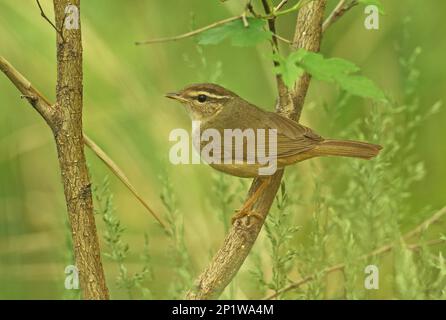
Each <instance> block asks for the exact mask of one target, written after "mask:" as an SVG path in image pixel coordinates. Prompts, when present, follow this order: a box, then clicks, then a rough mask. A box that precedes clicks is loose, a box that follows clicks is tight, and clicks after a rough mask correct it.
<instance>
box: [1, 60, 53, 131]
mask: <svg viewBox="0 0 446 320" xmlns="http://www.w3.org/2000/svg"><path fill="white" fill-rule="evenodd" d="M0 70H1V71H2V72H3V73H4V74H5V75H6V76H7V77H8V78H9V80H11V82H12V83H13V84H14V85H15V86H16V88H17V89H18V90H19V91H20V92H21V93H22V97H24V98H26V99H27V100H28V102H29V103H30V104H31V105H32V106H33V108H34V109H35V110H36V111H37V112H38V113H39V114H40V115H41V116H42V117H43V118H44V119H45V121H46V122H47V123H48V124H49V125H50V126H51V125H52V123H53V116H54V111H55V110H54V108H53V107H52V106H51V104H50V103H49V102H48V100H47V99H46V98H44V97H43V96H42V94H41V93H40V92H39V91H38V90H37V89H36V88H34V87H33V86H32V85H31V83H30V82H29V81H28V80H27V79H26V78H25V77H24V76H23V75H22V74H21V73H20V72H18V71H17V70H16V69H15V68H14V67H13V66H12V65H11V64H10V63H9V61H7V60H6V59H5V58H3V57H2V56H0Z"/></svg>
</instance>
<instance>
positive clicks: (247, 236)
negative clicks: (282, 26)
mask: <svg viewBox="0 0 446 320" xmlns="http://www.w3.org/2000/svg"><path fill="white" fill-rule="evenodd" d="M266 4H267V3H266ZM325 4H326V0H315V1H312V2H310V3H309V4H307V5H305V6H304V7H303V8H302V9H300V11H299V14H298V18H297V26H296V35H295V37H294V39H295V40H294V48H305V49H307V50H312V51H317V50H319V46H320V41H321V30H322V19H323V15H324V10H325ZM269 27H270V28H271V27H273V28H275V26H274V24H271V23H270V24H269ZM273 30H274V29H273ZM274 41H275V40H274V39H273V50H277V48H278V47H277V44H275V42H274ZM277 81H278V83H277V85H278V89H279V97H280V95H281V90H287V89H286V87H285V86H284V85H283V83H282V84H281V79H280V78H277ZM301 82H302V83H301ZM309 82H310V78H309V77H308V76H303V77H302V78H301V79H300V80H299V83H298V84H297V85H296V87H295V91H294V92H292V93H291V94H292V97H293V99H292V102H293V103H289V101H287V100H288V99H289V98H288V97H287V95H288V91H283V92H282V94H283V93H285V94H286V95H284V99H283V98H279V105H278V107H277V111H278V112H281V113H282V114H284V115H285V116H288V117H290V118H292V119H295V120H298V119H299V116H300V113H301V111H302V106H303V102H304V99H305V95H306V93H307V89H308V86H309ZM294 97H299V99H296V98H294ZM282 176H283V170H280V171H278V172H276V173H275V174H274V175H273V176H272V177H271V179H270V182H269V183H268V186H267V187H266V188H265V190H264V191H263V193H262V194H261V195H260V196H259V198H258V199H257V200H256V202H255V204H254V205H253V210H255V212H256V213H257V214H259V216H261V217H262V219H255V220H254V221H251V222H252V223H251V224H249V226H248V223H249V222H248V221H247V218H243V219H240V220H238V221H236V222H235V223H234V225H233V226H232V228H231V230H230V231H229V233H228V235H227V236H226V238H225V240H224V243H223V245H222V246H221V248H220V249H219V250H218V251H217V253H216V254H215V256H214V257H213V258H212V261H211V262H210V264H209V265H208V266H207V267H206V268H205V270H204V271H203V272H202V273H201V274H200V275H199V277H198V279H197V280H196V282H195V284H194V286H193V288H191V289H190V290H189V292H188V293H187V294H186V298H187V299H216V298H218V297H219V296H220V294H221V293H222V292H223V290H224V289H225V288H226V286H227V285H228V284H229V283H230V282H231V280H232V279H233V278H234V276H235V275H236V274H237V272H238V271H239V269H240V267H241V266H242V264H243V262H244V261H245V259H246V257H247V256H248V254H249V252H250V251H251V248H252V246H253V245H254V242H255V240H256V239H257V236H258V234H259V232H260V230H261V229H262V226H263V223H264V222H265V219H266V216H267V215H268V212H269V209H270V208H271V205H272V203H273V201H274V197H275V195H276V193H277V190H278V189H279V186H280V182H281V180H282ZM260 184H261V181H260V179H258V178H257V179H254V181H253V183H252V185H251V188H250V190H249V194H248V198H249V197H250V195H252V194H253V193H254V192H255V190H257V188H258V187H259V185H260Z"/></svg>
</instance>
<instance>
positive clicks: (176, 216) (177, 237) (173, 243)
mask: <svg viewBox="0 0 446 320" xmlns="http://www.w3.org/2000/svg"><path fill="white" fill-rule="evenodd" d="M162 182H163V188H162V191H161V195H160V198H161V201H162V202H163V205H164V208H165V212H166V219H167V224H168V227H169V230H168V232H167V235H168V237H169V239H170V246H169V250H168V254H169V258H170V262H171V266H172V267H173V269H174V270H173V275H172V277H170V288H169V296H170V298H171V299H180V298H183V296H184V294H185V292H186V290H187V289H188V288H190V286H191V285H192V281H193V278H192V274H193V272H192V265H191V259H190V256H189V252H188V250H187V246H186V241H185V239H184V221H183V216H182V215H181V213H180V211H179V210H178V203H177V199H176V197H175V194H174V192H173V186H172V184H171V182H170V180H169V178H168V176H167V175H164V177H163V178H162Z"/></svg>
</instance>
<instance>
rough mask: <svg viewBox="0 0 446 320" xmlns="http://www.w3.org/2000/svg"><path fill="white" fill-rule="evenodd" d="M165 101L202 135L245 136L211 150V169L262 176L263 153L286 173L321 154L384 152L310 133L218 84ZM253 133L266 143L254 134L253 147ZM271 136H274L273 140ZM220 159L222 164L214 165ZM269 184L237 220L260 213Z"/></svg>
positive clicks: (359, 155) (368, 145) (191, 88)
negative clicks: (180, 108) (258, 204)
mask: <svg viewBox="0 0 446 320" xmlns="http://www.w3.org/2000/svg"><path fill="white" fill-rule="evenodd" d="M166 97H168V98H171V99H175V100H178V101H179V102H181V103H182V104H183V105H184V106H185V109H186V110H187V112H188V114H189V115H190V117H191V118H192V120H193V121H200V130H201V132H205V131H206V130H213V132H214V133H216V132H217V133H220V135H221V136H222V137H225V134H226V130H232V132H234V131H236V130H238V131H237V132H238V133H239V134H241V135H242V137H241V139H239V140H238V141H239V142H241V143H240V145H233V146H232V149H226V148H225V146H226V147H227V144H226V143H227V141H225V145H223V144H220V146H217V147H215V146H213V148H212V155H211V156H212V159H213V160H214V161H211V162H209V165H210V166H212V167H213V168H215V169H217V170H219V171H222V172H224V173H227V174H230V175H234V176H239V177H248V178H254V177H261V176H262V174H261V169H262V166H264V165H265V162H264V161H263V162H262V159H261V157H259V154H262V155H263V156H264V157H270V156H271V155H273V156H274V157H275V160H276V165H277V169H283V168H284V167H286V166H289V165H292V164H295V163H297V162H300V161H303V160H306V159H310V158H314V157H322V156H340V157H353V158H361V159H371V158H373V157H375V156H377V155H378V153H379V151H380V150H381V149H382V147H381V146H379V145H376V144H372V143H367V142H360V141H351V140H337V139H324V138H323V137H321V136H320V135H318V134H317V133H315V132H314V131H313V130H312V129H310V128H308V127H305V126H303V125H301V124H299V123H297V122H295V121H293V120H290V119H288V118H285V117H283V116H281V115H279V114H278V113H274V112H268V111H265V110H262V109H260V108H259V107H257V106H255V105H253V104H251V103H249V102H248V101H246V100H244V99H243V98H241V97H239V96H238V95H237V94H235V93H234V92H232V91H230V90H228V89H225V88H223V87H222V86H219V85H216V84H211V83H203V84H192V85H189V86H187V87H185V88H184V89H182V90H180V91H178V92H174V93H168V94H166ZM249 130H251V131H252V132H254V133H256V132H257V133H258V132H261V133H263V136H262V138H263V140H262V139H260V138H259V136H255V140H256V141H255V143H252V139H251V145H250V137H249V135H248V134H247V133H246V132H248V131H249ZM271 132H273V133H274V134H275V137H274V136H271V134H270V133H271ZM232 137H233V136H232ZM232 137H231V144H232ZM239 138H240V137H239ZM236 139H237V137H236ZM208 140H209V139H208ZM260 140H262V141H260ZM259 142H261V143H259ZM272 142H274V143H275V150H271V148H268V147H269V145H270V144H271V143H272ZM208 143H209V141H206V139H205V140H201V141H200V147H201V148H203V149H204V148H206V145H207V144H208ZM253 145H254V146H253ZM207 149H209V148H207ZM237 155H238V156H237ZM216 159H217V160H220V161H215V160H216ZM272 173H274V172H272ZM267 184H268V179H264V183H262V185H261V186H260V187H259V188H258V189H257V191H256V192H255V193H254V194H253V195H252V196H251V197H250V199H248V200H247V201H246V202H245V205H244V206H243V207H242V209H241V210H240V211H239V212H238V214H237V215H236V216H235V217H234V218H233V221H234V220H235V219H238V218H241V217H243V216H246V215H248V216H255V215H256V214H255V212H253V211H252V210H251V207H252V205H253V203H254V202H255V200H256V198H257V197H258V196H259V195H260V193H261V192H262V190H264V188H265V187H266V185H267Z"/></svg>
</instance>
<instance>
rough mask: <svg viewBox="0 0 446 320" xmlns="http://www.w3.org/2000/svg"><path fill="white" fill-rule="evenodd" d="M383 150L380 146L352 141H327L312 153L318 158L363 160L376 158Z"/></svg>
mask: <svg viewBox="0 0 446 320" xmlns="http://www.w3.org/2000/svg"><path fill="white" fill-rule="evenodd" d="M381 149H382V147H381V146H380V145H377V144H372V143H367V142H361V141H351V140H330V139H327V140H325V141H323V142H322V143H321V144H320V145H318V146H317V147H316V148H315V149H313V150H312V151H313V152H314V153H315V154H316V156H340V157H353V158H362V159H371V158H373V157H376V156H377V155H378V153H379V151H380V150H381Z"/></svg>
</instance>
